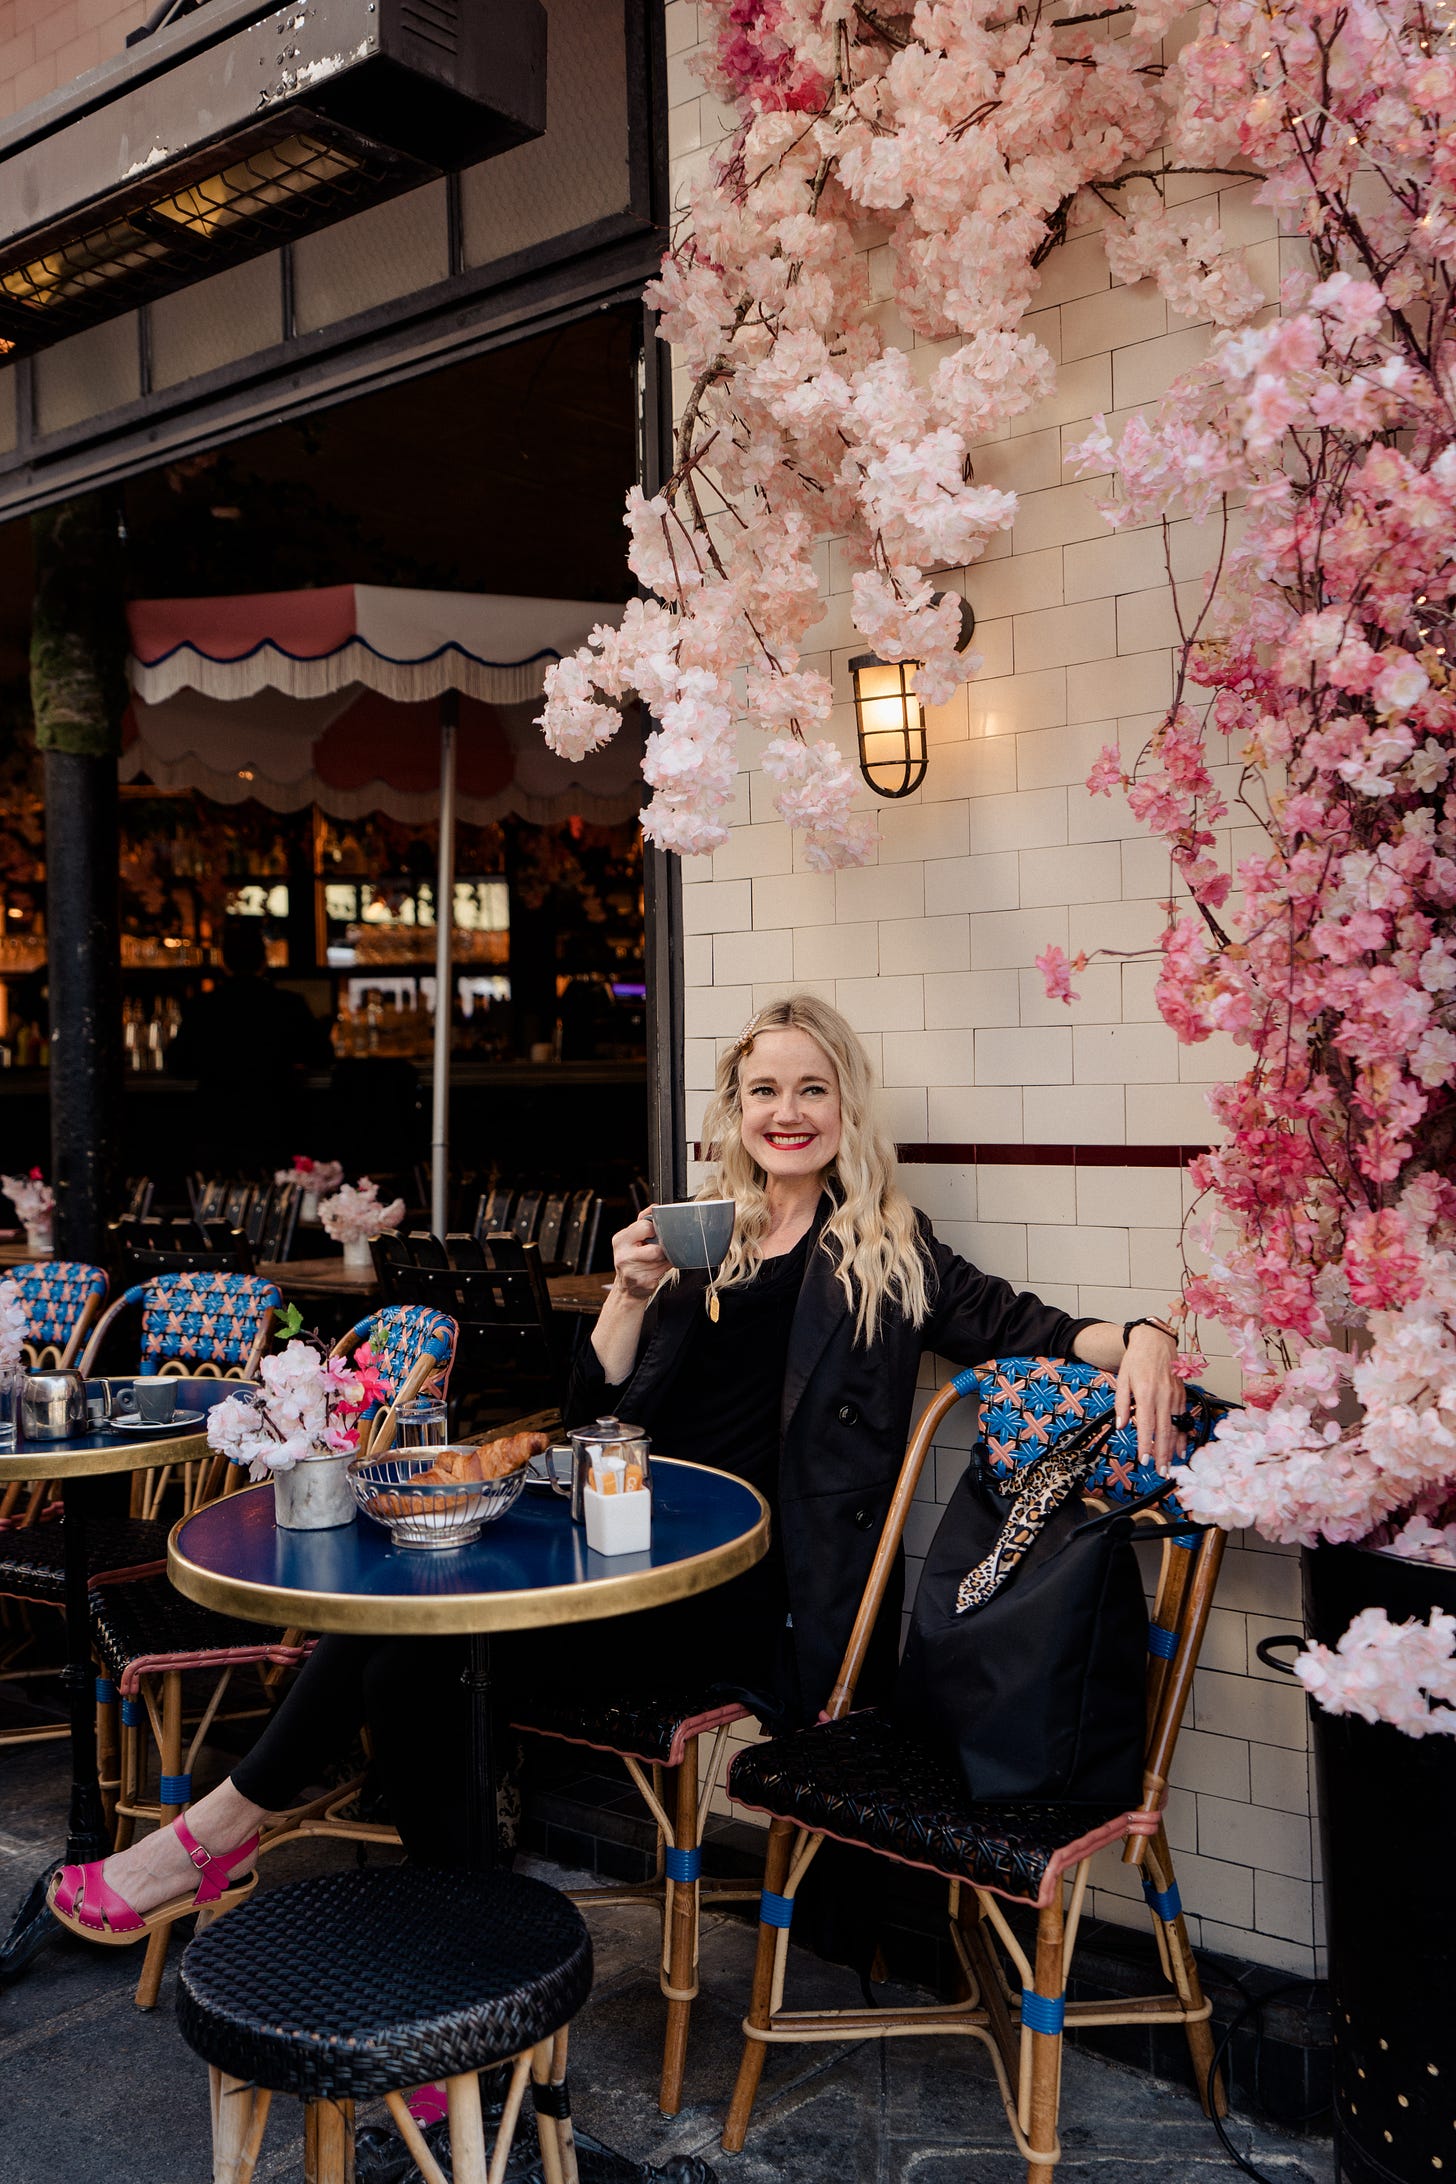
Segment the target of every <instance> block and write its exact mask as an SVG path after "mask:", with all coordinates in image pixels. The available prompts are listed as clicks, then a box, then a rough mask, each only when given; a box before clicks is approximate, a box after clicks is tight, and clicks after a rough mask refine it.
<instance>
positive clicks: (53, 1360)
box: [0, 1259, 108, 1531]
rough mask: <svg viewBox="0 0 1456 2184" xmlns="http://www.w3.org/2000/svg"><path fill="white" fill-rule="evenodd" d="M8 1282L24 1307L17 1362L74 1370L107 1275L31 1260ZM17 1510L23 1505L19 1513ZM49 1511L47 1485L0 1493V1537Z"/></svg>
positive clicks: (70, 1262) (66, 1262)
mask: <svg viewBox="0 0 1456 2184" xmlns="http://www.w3.org/2000/svg"><path fill="white" fill-rule="evenodd" d="M9 1279H10V1280H11V1281H12V1282H14V1284H15V1286H16V1288H17V1289H18V1290H19V1292H20V1301H21V1303H22V1304H23V1305H24V1307H25V1319H26V1327H25V1339H24V1341H23V1342H22V1344H21V1357H22V1359H23V1361H24V1363H25V1365H26V1366H27V1368H28V1369H29V1370H30V1371H31V1372H37V1371H40V1370H41V1369H42V1368H44V1367H47V1366H53V1365H74V1364H75V1362H76V1358H77V1356H78V1354H79V1352H80V1349H81V1345H82V1343H83V1342H84V1341H85V1339H86V1333H87V1330H88V1328H89V1327H90V1326H91V1323H92V1321H93V1320H94V1319H95V1317H96V1315H97V1313H98V1312H99V1311H100V1310H101V1307H102V1305H103V1304H104V1303H105V1301H106V1291H107V1287H108V1283H107V1279H106V1274H105V1271H104V1269H103V1268H101V1267H99V1266H88V1265H87V1264H86V1262H85V1260H84V1259H51V1260H35V1261H32V1262H30V1263H29V1264H27V1265H25V1266H17V1267H15V1268H13V1269H12V1270H11V1273H10V1276H9ZM22 1504H23V1505H24V1506H23V1507H22ZM52 1506H53V1503H52V1498H51V1485H50V1482H49V1481H48V1480H44V1479H41V1480H36V1481H35V1482H34V1483H33V1484H32V1483H26V1484H21V1483H20V1482H19V1481H16V1482H13V1483H12V1484H11V1485H9V1486H7V1487H6V1488H5V1489H4V1491H3V1492H0V1531H8V1530H9V1529H10V1527H11V1526H12V1525H28V1524H34V1523H35V1521H36V1519H37V1517H38V1516H39V1515H40V1514H41V1513H42V1511H49V1510H50V1509H51V1507H52Z"/></svg>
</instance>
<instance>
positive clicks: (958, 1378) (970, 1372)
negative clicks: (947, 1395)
mask: <svg viewBox="0 0 1456 2184" xmlns="http://www.w3.org/2000/svg"><path fill="white" fill-rule="evenodd" d="M980 1385H981V1382H980V1377H979V1375H978V1374H977V1372H976V1368H975V1366H974V1365H966V1366H963V1367H962V1369H961V1370H960V1372H958V1373H957V1374H956V1375H955V1376H954V1378H953V1379H952V1381H951V1386H952V1387H953V1388H954V1389H955V1392H956V1394H957V1395H974V1394H975V1393H976V1390H977V1389H978V1388H979V1387H980Z"/></svg>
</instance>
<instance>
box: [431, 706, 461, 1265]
mask: <svg viewBox="0 0 1456 2184" xmlns="http://www.w3.org/2000/svg"><path fill="white" fill-rule="evenodd" d="M459 717H460V700H459V697H458V695H457V694H456V692H455V691H453V690H446V691H445V692H444V693H443V694H442V696H441V698H440V857H439V864H438V866H437V868H436V875H435V1074H434V1083H433V1086H432V1095H433V1097H432V1101H431V1124H430V1227H431V1229H432V1230H433V1231H434V1233H435V1235H436V1236H441V1237H443V1235H444V1234H445V1231H446V1229H447V1227H448V1226H449V1196H450V1019H451V1014H452V1010H451V1003H452V1000H453V997H454V988H453V981H452V973H451V967H450V953H451V950H450V941H451V928H452V924H453V919H454V911H455V729H456V723H457V721H458V720H459Z"/></svg>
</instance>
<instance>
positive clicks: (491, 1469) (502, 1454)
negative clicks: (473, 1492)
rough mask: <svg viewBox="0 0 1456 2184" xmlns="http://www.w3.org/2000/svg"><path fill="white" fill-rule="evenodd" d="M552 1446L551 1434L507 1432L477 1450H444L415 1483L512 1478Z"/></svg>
mask: <svg viewBox="0 0 1456 2184" xmlns="http://www.w3.org/2000/svg"><path fill="white" fill-rule="evenodd" d="M550 1446H551V1436H550V1434H549V1433H507V1434H503V1435H502V1436H501V1438H500V1439H499V1440H497V1441H485V1442H482V1443H481V1444H480V1445H479V1446H478V1447H476V1448H447V1449H442V1450H441V1452H440V1454H439V1455H438V1456H437V1457H436V1458H435V1461H434V1462H433V1463H432V1464H431V1466H430V1468H429V1470H428V1471H420V1472H417V1473H416V1474H415V1481H416V1483H422V1484H426V1485H435V1484H441V1485H446V1484H448V1485H451V1486H455V1485H460V1486H464V1485H467V1484H474V1483H476V1482H479V1481H483V1480H487V1479H508V1478H509V1477H510V1476H511V1474H512V1472H515V1471H519V1470H520V1469H521V1468H522V1466H523V1465H525V1464H528V1463H529V1462H530V1461H531V1458H532V1457H533V1456H539V1455H540V1453H541V1451H542V1450H543V1449H546V1448H549V1447H550Z"/></svg>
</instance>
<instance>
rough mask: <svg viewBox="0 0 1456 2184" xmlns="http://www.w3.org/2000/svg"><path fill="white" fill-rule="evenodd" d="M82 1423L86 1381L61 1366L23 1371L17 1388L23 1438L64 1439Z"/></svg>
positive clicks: (82, 1428) (80, 1430)
mask: <svg viewBox="0 0 1456 2184" xmlns="http://www.w3.org/2000/svg"><path fill="white" fill-rule="evenodd" d="M86 1424H87V1419H86V1383H85V1381H84V1380H83V1379H82V1378H81V1375H80V1374H79V1373H73V1372H69V1371H67V1370H66V1369H65V1368H63V1367H57V1368H56V1369H55V1370H54V1371H53V1372H45V1373H27V1375H26V1377H25V1382H24V1385H23V1386H22V1388H21V1391H20V1437H21V1439H22V1440H23V1441H68V1440H70V1438H71V1436H72V1435H73V1434H76V1433H84V1432H85V1431H86Z"/></svg>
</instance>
